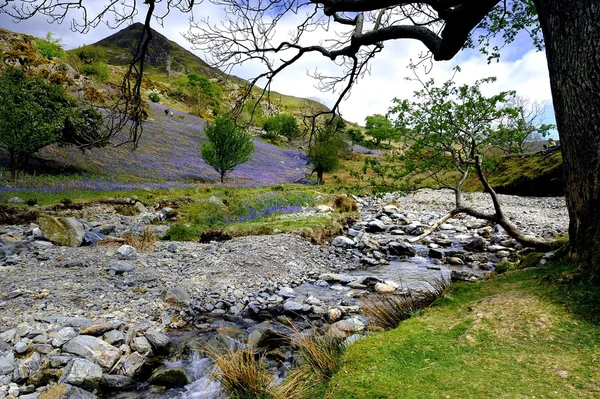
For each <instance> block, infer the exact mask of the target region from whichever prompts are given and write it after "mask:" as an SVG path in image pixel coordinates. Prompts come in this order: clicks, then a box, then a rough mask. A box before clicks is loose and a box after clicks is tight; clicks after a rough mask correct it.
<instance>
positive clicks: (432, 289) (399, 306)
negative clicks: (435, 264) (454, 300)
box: [363, 279, 448, 330]
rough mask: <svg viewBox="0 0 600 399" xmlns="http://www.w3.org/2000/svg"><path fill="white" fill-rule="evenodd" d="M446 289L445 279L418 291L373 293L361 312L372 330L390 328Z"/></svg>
mask: <svg viewBox="0 0 600 399" xmlns="http://www.w3.org/2000/svg"><path fill="white" fill-rule="evenodd" d="M447 289H448V282H447V281H446V280H441V279H440V280H435V281H433V282H430V283H429V287H428V288H427V289H426V290H424V291H420V292H415V291H413V290H409V291H408V293H407V294H375V295H373V296H369V297H368V298H367V299H366V300H365V301H364V303H365V306H364V307H363V312H364V314H365V315H367V317H369V320H370V322H371V328H372V329H374V330H377V329H384V330H391V329H392V328H396V327H398V325H399V324H400V322H401V321H403V320H406V319H408V318H410V317H411V316H412V315H413V314H414V313H415V312H417V311H419V310H421V309H424V308H426V307H427V306H429V305H431V304H432V303H433V302H435V300H436V299H438V298H440V297H441V296H443V295H444V294H445V292H446V291H447Z"/></svg>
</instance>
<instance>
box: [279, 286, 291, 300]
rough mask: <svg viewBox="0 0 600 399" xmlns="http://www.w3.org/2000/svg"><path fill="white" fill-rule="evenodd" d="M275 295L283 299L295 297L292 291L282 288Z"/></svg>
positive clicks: (288, 288)
mask: <svg viewBox="0 0 600 399" xmlns="http://www.w3.org/2000/svg"><path fill="white" fill-rule="evenodd" d="M277 295H279V296H282V297H284V298H294V297H295V296H296V294H295V293H294V289H293V288H290V287H282V288H281V289H280V290H279V292H277Z"/></svg>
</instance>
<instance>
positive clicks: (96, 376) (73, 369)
mask: <svg viewBox="0 0 600 399" xmlns="http://www.w3.org/2000/svg"><path fill="white" fill-rule="evenodd" d="M101 378H102V369H101V368H100V366H98V365H97V364H95V363H93V362H90V361H89V360H87V359H80V358H75V359H73V360H71V361H70V362H69V363H68V364H67V367H65V369H64V371H63V374H62V376H61V377H60V380H59V381H58V383H59V384H71V385H75V386H77V387H81V388H83V389H89V390H94V389H95V388H96V387H97V386H98V384H99V383H100V379H101Z"/></svg>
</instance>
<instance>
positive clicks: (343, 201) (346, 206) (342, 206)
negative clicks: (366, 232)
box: [333, 195, 358, 213]
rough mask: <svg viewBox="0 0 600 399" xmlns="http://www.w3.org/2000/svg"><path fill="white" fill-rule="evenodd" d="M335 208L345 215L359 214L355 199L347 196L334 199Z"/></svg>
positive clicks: (338, 196)
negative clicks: (349, 213)
mask: <svg viewBox="0 0 600 399" xmlns="http://www.w3.org/2000/svg"><path fill="white" fill-rule="evenodd" d="M333 207H334V208H335V209H336V210H338V211H340V212H344V213H348V212H358V205H357V204H356V201H355V200H354V198H352V197H348V196H347V195H336V196H335V198H334V199H333Z"/></svg>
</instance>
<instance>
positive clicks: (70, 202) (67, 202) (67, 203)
mask: <svg viewBox="0 0 600 399" xmlns="http://www.w3.org/2000/svg"><path fill="white" fill-rule="evenodd" d="M60 203H61V204H63V205H64V206H71V205H73V200H72V199H71V198H67V197H65V198H63V199H61V200H60Z"/></svg>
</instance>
